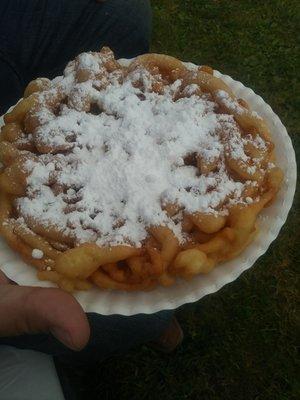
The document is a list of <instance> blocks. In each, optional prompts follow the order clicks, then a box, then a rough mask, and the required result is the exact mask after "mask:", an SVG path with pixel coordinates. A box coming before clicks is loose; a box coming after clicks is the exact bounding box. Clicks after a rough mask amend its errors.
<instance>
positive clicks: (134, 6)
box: [0, 0, 151, 114]
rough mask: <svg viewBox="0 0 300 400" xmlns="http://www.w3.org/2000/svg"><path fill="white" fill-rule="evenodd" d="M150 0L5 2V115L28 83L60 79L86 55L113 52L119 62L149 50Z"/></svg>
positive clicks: (1, 57)
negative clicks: (106, 49)
mask: <svg viewBox="0 0 300 400" xmlns="http://www.w3.org/2000/svg"><path fill="white" fill-rule="evenodd" d="M150 33H151V7H150V1H149V0H107V1H105V2H103V3H97V2H96V1H95V0H14V1H12V0H1V1H0V114H3V113H4V112H5V111H6V110H7V109H8V108H9V107H10V106H11V105H13V104H14V103H15V102H16V101H17V100H18V98H20V97H21V96H22V93H23V90H24V88H25V86H26V85H27V83H28V82H29V81H30V80H32V79H34V78H36V77H40V76H45V77H48V78H53V77H54V76H56V75H60V74H61V73H62V71H63V69H64V67H65V65H66V64H67V62H68V61H69V60H70V59H72V58H74V57H75V56H76V55H77V54H79V53H80V52H82V51H95V50H98V49H100V48H101V47H102V46H109V47H111V49H112V50H113V51H114V52H115V55H116V57H118V58H120V57H125V58H131V57H135V56H136V55H138V54H142V53H145V52H147V51H148V50H149V43H150Z"/></svg>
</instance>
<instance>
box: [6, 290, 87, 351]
mask: <svg viewBox="0 0 300 400" xmlns="http://www.w3.org/2000/svg"><path fill="white" fill-rule="evenodd" d="M0 321H1V324H0V336H12V335H20V334H23V333H39V332H51V333H52V334H53V335H54V336H55V337H56V338H57V339H58V340H59V341H61V342H62V343H63V344H65V345H66V346H67V347H70V348H71V349H73V350H80V349H82V348H83V347H84V346H85V345H86V344H87V342H88V339H89V335H90V328H89V324H88V321H87V318H86V315H85V313H84V311H83V310H82V308H81V306H80V305H79V303H78V302H77V301H76V300H75V298H74V297H73V296H71V295H70V294H68V293H66V292H64V291H62V290H60V289H53V288H32V287H24V286H14V285H2V286H0Z"/></svg>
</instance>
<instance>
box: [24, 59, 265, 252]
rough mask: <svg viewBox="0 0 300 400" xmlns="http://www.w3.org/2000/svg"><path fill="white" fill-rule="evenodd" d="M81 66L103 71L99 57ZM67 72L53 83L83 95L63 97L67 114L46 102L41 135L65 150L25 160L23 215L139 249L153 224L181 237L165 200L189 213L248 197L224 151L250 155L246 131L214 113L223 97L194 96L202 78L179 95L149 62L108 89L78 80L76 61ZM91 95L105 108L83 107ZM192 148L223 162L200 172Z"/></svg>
mask: <svg viewBox="0 0 300 400" xmlns="http://www.w3.org/2000/svg"><path fill="white" fill-rule="evenodd" d="M79 63H80V65H81V67H82V68H87V69H89V70H92V71H93V72H94V73H98V72H99V69H98V67H99V60H98V59H97V58H96V57H95V56H93V55H92V54H87V53H85V54H84V55H81V56H80V58H79ZM96 64H97V65H96ZM65 75H66V76H65V77H64V78H61V79H56V80H55V81H52V89H51V90H55V88H56V87H59V88H60V89H61V90H64V91H65V92H66V93H67V95H68V96H69V98H70V96H71V95H72V94H73V98H74V93H76V95H75V98H76V104H77V105H78V107H77V106H76V104H75V103H74V102H73V103H72V108H71V105H70V104H69V103H68V104H64V105H62V106H61V108H60V111H59V115H55V114H54V112H52V111H49V109H48V108H45V109H41V111H40V115H39V117H40V121H42V125H41V126H40V127H39V128H38V130H37V131H36V132H35V135H34V140H35V141H36V143H38V144H39V146H49V148H50V149H52V150H51V152H52V153H57V154H44V155H39V158H38V161H36V160H30V161H27V164H26V168H27V170H28V171H29V177H28V178H27V183H28V188H27V193H26V197H23V198H20V199H18V201H17V205H18V209H19V211H20V214H21V215H23V216H25V217H31V218H33V219H35V220H37V221H39V223H40V224H45V225H49V224H50V225H55V226H56V227H57V228H58V229H59V230H61V231H63V232H65V233H66V234H68V235H71V236H73V237H74V238H75V239H76V241H77V242H78V243H82V242H85V241H96V242H97V243H98V244H101V245H107V244H118V243H131V244H134V245H136V246H139V245H141V241H142V240H143V239H145V237H146V236H147V228H148V227H149V226H151V225H167V226H169V227H170V228H171V229H172V230H173V231H174V233H175V234H176V235H177V237H178V238H179V239H182V232H181V224H180V222H179V223H178V221H177V220H175V219H171V218H169V217H168V215H167V213H166V212H165V211H164V210H163V207H162V206H163V205H164V204H167V203H177V204H178V205H180V207H181V208H183V209H184V210H185V211H186V212H188V213H192V212H195V211H204V212H216V210H218V212H223V213H226V207H223V205H224V204H225V203H226V201H228V199H230V202H231V203H232V202H234V201H240V197H241V194H242V191H243V188H244V183H243V182H239V181H235V180H233V179H232V178H231V177H230V175H229V173H228V172H227V169H226V167H225V164H224V157H225V153H226V151H229V150H228V149H229V148H230V151H231V153H232V155H233V156H234V157H237V158H240V159H242V160H244V161H247V160H248V156H247V155H246V154H245V152H244V147H243V140H242V138H241V132H240V130H239V128H238V126H237V124H236V122H235V121H234V119H233V118H232V117H231V116H228V115H222V114H216V113H215V110H216V107H217V105H216V103H215V102H213V101H212V100H211V99H209V98H208V97H207V96H205V95H203V96H199V95H197V94H194V93H196V89H197V88H196V87H195V85H191V86H190V87H189V88H187V89H186V91H187V93H188V95H189V96H190V97H182V98H178V100H176V101H174V95H175V94H176V93H178V92H179V91H180V90H181V89H180V87H181V83H182V82H181V81H176V82H174V83H173V84H172V85H169V86H166V87H165V89H164V93H163V94H159V93H155V92H152V91H151V90H150V89H151V85H152V77H151V76H150V74H149V73H148V72H147V71H146V70H143V69H139V70H138V71H133V72H131V73H129V75H127V76H125V77H124V79H123V82H122V83H120V79H119V77H120V74H119V75H118V74H116V73H115V74H111V75H109V76H105V79H106V80H107V79H108V81H107V82H106V84H105V85H104V86H103V88H101V89H100V90H99V89H96V88H95V87H94V80H89V81H87V82H84V83H77V84H76V83H75V71H74V68H73V66H72V65H71V64H70V65H69V66H68V68H67V70H66V71H65ZM103 79H104V78H103ZM136 81H139V82H141V84H142V87H141V88H139V87H135V86H136V85H134V84H133V82H136ZM41 96H46V95H45V94H42V95H41ZM87 100H88V102H89V104H93V105H95V106H96V107H97V110H98V112H99V113H96V115H94V114H92V113H89V112H85V111H80V109H81V107H83V105H84V104H85V103H84V102H85V101H87ZM224 135H225V136H226V140H224ZM226 143H227V144H226ZM257 146H261V147H262V146H263V144H262V143H259V142H257ZM60 151H63V152H64V154H59V152H60ZM191 154H195V155H196V156H198V157H200V158H201V159H202V160H204V161H205V162H216V160H217V167H216V168H215V169H214V170H213V171H211V172H210V173H208V174H199V169H198V168H197V167H196V166H195V165H193V164H191V165H186V163H185V160H186V158H187V156H188V155H191ZM251 168H252V167H251ZM246 201H247V202H248V200H246Z"/></svg>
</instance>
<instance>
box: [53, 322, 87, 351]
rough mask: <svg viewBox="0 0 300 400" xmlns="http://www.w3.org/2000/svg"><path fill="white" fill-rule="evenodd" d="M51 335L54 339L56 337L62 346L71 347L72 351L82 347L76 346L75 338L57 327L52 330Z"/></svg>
mask: <svg viewBox="0 0 300 400" xmlns="http://www.w3.org/2000/svg"><path fill="white" fill-rule="evenodd" d="M51 333H52V335H53V336H54V337H56V339H57V340H59V341H60V342H61V343H62V344H64V345H65V346H67V347H69V348H70V349H72V350H80V349H81V347H79V346H76V344H75V343H74V342H73V338H72V336H71V335H70V333H69V332H68V331H65V330H64V329H61V328H56V327H55V328H52V329H51Z"/></svg>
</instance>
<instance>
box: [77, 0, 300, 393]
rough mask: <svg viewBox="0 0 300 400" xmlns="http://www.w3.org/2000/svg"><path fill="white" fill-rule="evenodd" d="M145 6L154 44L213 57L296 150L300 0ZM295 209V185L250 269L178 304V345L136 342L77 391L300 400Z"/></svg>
mask: <svg viewBox="0 0 300 400" xmlns="http://www.w3.org/2000/svg"><path fill="white" fill-rule="evenodd" d="M152 4H153V11H154V29H153V42H152V50H153V51H156V52H163V53H168V54H171V55H173V56H176V57H178V58H181V59H183V60H189V61H192V62H195V63H198V64H208V65H211V66H213V67H214V68H215V69H218V70H220V71H222V72H224V73H226V74H228V75H231V76H232V77H233V78H235V79H237V80H240V81H242V82H243V83H244V84H245V85H246V86H249V87H251V88H253V89H254V91H255V92H256V93H258V94H260V95H261V96H262V97H263V98H264V99H265V100H266V101H267V102H268V103H269V104H270V105H271V107H272V108H273V109H274V111H275V112H276V113H277V114H278V115H279V116H280V117H281V119H282V121H283V123H284V124H285V125H286V127H287V129H288V132H289V134H290V136H291V138H292V140H293V144H294V147H295V149H296V150H297V151H298V154H299V150H300V142H299V133H300V132H299V127H300V117H299V106H300V104H299V92H300V91H299V81H298V82H297V78H299V67H300V65H299V49H297V39H298V41H299V37H298V38H297V22H298V25H299V16H300V3H299V1H297V0H265V1H262V0H226V1H225V0H219V1H218V0H205V1H203V0H154V1H152ZM297 50H298V52H297ZM297 53H298V54H297ZM297 75H298V76H297ZM297 84H298V86H297ZM297 96H298V97H297ZM297 210H298V212H299V191H298V197H296V199H295V202H294V206H293V209H292V211H291V212H290V215H289V218H288V221H287V223H286V225H285V226H284V228H283V229H282V231H281V232H280V235H279V237H278V239H277V240H276V242H275V243H273V244H272V245H271V247H270V249H269V250H268V252H267V254H265V255H264V256H263V257H261V258H260V259H259V261H258V262H257V263H256V264H255V265H254V266H253V268H251V269H250V270H248V271H247V272H245V273H244V274H243V275H242V276H241V277H240V278H239V279H237V280H236V281H235V282H233V283H232V284H230V285H227V286H226V287H224V288H223V289H222V290H220V291H219V292H218V293H215V294H213V295H210V296H207V297H205V298H203V299H202V300H200V301H198V302H197V303H194V304H191V305H186V306H184V307H181V309H180V310H178V319H179V320H180V322H181V324H182V327H183V329H184V331H185V341H184V343H183V345H182V346H181V348H179V349H178V350H177V351H176V352H175V353H174V354H171V355H161V354H158V353H156V352H155V351H153V350H151V349H149V348H147V347H143V348H139V349H136V350H134V351H132V352H131V353H130V354H127V355H126V356H124V357H118V358H117V359H116V358H114V359H111V360H108V361H107V362H105V364H102V365H99V366H97V367H96V368H93V371H89V376H88V374H87V373H86V374H85V375H84V379H85V383H84V384H82V388H81V389H82V390H81V392H82V396H83V395H85V396H86V398H90V399H95V400H98V399H99V400H100V399H101V400H105V399H118V400H141V399H142V400H152V399H164V400H183V399H191V400H192V399H204V400H219V399H220V400H221V399H222V400H236V399H237V400H239V399H241V400H254V399H256V400H293V399H299V398H300V385H299V369H297V352H296V351H297V347H296V334H295V332H296V329H297V313H296V307H297V300H299V292H297V283H298V287H299V263H298V259H299V257H300V253H299V246H300V243H299V236H298V237H297V233H299V225H300V218H299V213H298V214H297ZM297 267H298V268H297ZM297 280H298V282H297ZM298 327H299V320H298ZM298 366H299V364H298ZM86 372H87V371H86ZM297 372H298V374H297Z"/></svg>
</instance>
